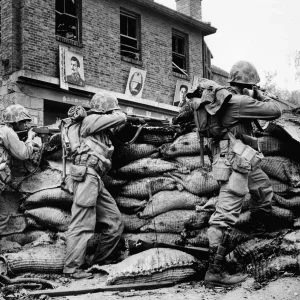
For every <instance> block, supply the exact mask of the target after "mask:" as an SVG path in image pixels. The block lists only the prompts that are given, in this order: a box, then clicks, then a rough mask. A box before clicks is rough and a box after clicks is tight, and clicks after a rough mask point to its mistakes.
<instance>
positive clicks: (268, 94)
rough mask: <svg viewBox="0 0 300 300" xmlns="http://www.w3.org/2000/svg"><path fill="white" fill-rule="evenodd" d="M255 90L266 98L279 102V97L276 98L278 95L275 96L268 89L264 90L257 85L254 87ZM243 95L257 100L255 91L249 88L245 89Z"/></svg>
mask: <svg viewBox="0 0 300 300" xmlns="http://www.w3.org/2000/svg"><path fill="white" fill-rule="evenodd" d="M253 88H254V89H255V90H258V91H261V92H262V93H263V94H264V96H266V97H269V98H271V99H272V100H279V98H278V96H276V95H274V94H272V93H269V92H267V91H266V89H262V88H261V87H259V86H257V85H255V86H253ZM243 94H244V95H247V96H250V97H252V98H254V99H256V95H255V91H254V90H249V89H247V88H244V89H243Z"/></svg>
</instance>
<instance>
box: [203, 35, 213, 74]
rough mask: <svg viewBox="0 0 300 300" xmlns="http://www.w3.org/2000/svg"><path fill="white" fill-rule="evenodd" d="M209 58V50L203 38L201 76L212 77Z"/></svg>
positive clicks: (210, 56)
mask: <svg viewBox="0 0 300 300" xmlns="http://www.w3.org/2000/svg"><path fill="white" fill-rule="evenodd" d="M211 58H212V55H211V52H210V50H209V48H208V47H207V45H206V43H205V42H204V40H203V77H204V78H207V79H212V78H213V74H212V70H211Z"/></svg>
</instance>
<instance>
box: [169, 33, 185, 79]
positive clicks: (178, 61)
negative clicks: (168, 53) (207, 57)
mask: <svg viewBox="0 0 300 300" xmlns="http://www.w3.org/2000/svg"><path fill="white" fill-rule="evenodd" d="M186 48H187V37H186V35H185V34H181V33H179V32H173V34H172V65H173V72H176V73H179V74H181V75H186V76H187V75H188V74H187V55H186V53H187V49H186Z"/></svg>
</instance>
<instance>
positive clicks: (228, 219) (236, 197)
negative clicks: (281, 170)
mask: <svg viewBox="0 0 300 300" xmlns="http://www.w3.org/2000/svg"><path fill="white" fill-rule="evenodd" d="M231 92H232V93H233V96H232V98H231V99H230V100H229V102H228V104H227V105H226V109H225V112H224V114H223V115H222V120H221V122H222V124H221V125H219V126H216V127H214V129H213V130H212V131H213V132H212V133H213V134H215V133H216V132H218V131H221V130H222V129H224V128H227V129H228V130H229V131H230V132H231V133H233V135H234V136H235V137H239V136H241V135H242V134H244V135H247V136H253V130H252V123H251V121H252V120H253V119H260V120H268V121H270V120H274V119H276V118H278V117H280V115H281V109H280V106H279V105H278V104H277V103H276V102H274V101H272V100H271V99H270V98H268V97H265V101H264V102H263V101H258V100H255V99H253V98H251V97H249V96H245V95H240V94H237V92H235V90H234V89H231ZM232 148H233V142H232V141H231V140H230V138H229V137H228V134H225V136H224V137H222V139H221V141H219V142H217V143H216V144H213V145H212V151H213V155H214V158H213V165H216V164H217V163H218V161H219V160H220V159H223V161H224V164H226V166H227V167H232V164H233V162H234V153H233V152H232ZM224 167H225V166H224ZM241 171H242V172H243V171H245V172H244V173H243V174H245V175H244V176H241V177H236V178H237V179H236V180H238V181H236V182H235V187H236V189H240V190H234V189H233V190H232V189H231V187H228V185H229V180H230V178H229V179H228V180H227V181H219V182H220V184H221V189H220V194H219V201H218V204H217V207H216V211H215V212H214V214H213V215H212V216H211V218H210V221H209V224H210V225H214V226H220V227H228V226H229V227H231V226H234V225H235V224H236V222H237V220H238V218H239V215H240V211H241V207H242V202H243V199H244V196H245V195H246V193H248V192H250V194H251V207H250V210H251V211H253V212H254V211H264V212H267V213H268V212H270V211H271V200H272V197H273V191H272V186H271V183H270V180H269V178H268V176H267V175H266V174H265V173H264V172H263V171H262V170H261V168H260V167H259V165H258V166H255V167H254V168H253V167H251V166H250V165H249V164H248V165H245V166H244V170H241Z"/></svg>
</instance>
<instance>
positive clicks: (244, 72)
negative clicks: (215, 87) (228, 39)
mask: <svg viewBox="0 0 300 300" xmlns="http://www.w3.org/2000/svg"><path fill="white" fill-rule="evenodd" d="M259 81H260V78H259V75H258V72H257V70H256V68H255V67H254V66H253V65H252V64H251V63H249V62H248V61H244V60H240V61H238V62H237V63H235V64H234V65H233V66H232V68H231V71H230V73H229V79H228V82H234V83H241V84H252V85H254V84H257V83H259Z"/></svg>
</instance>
